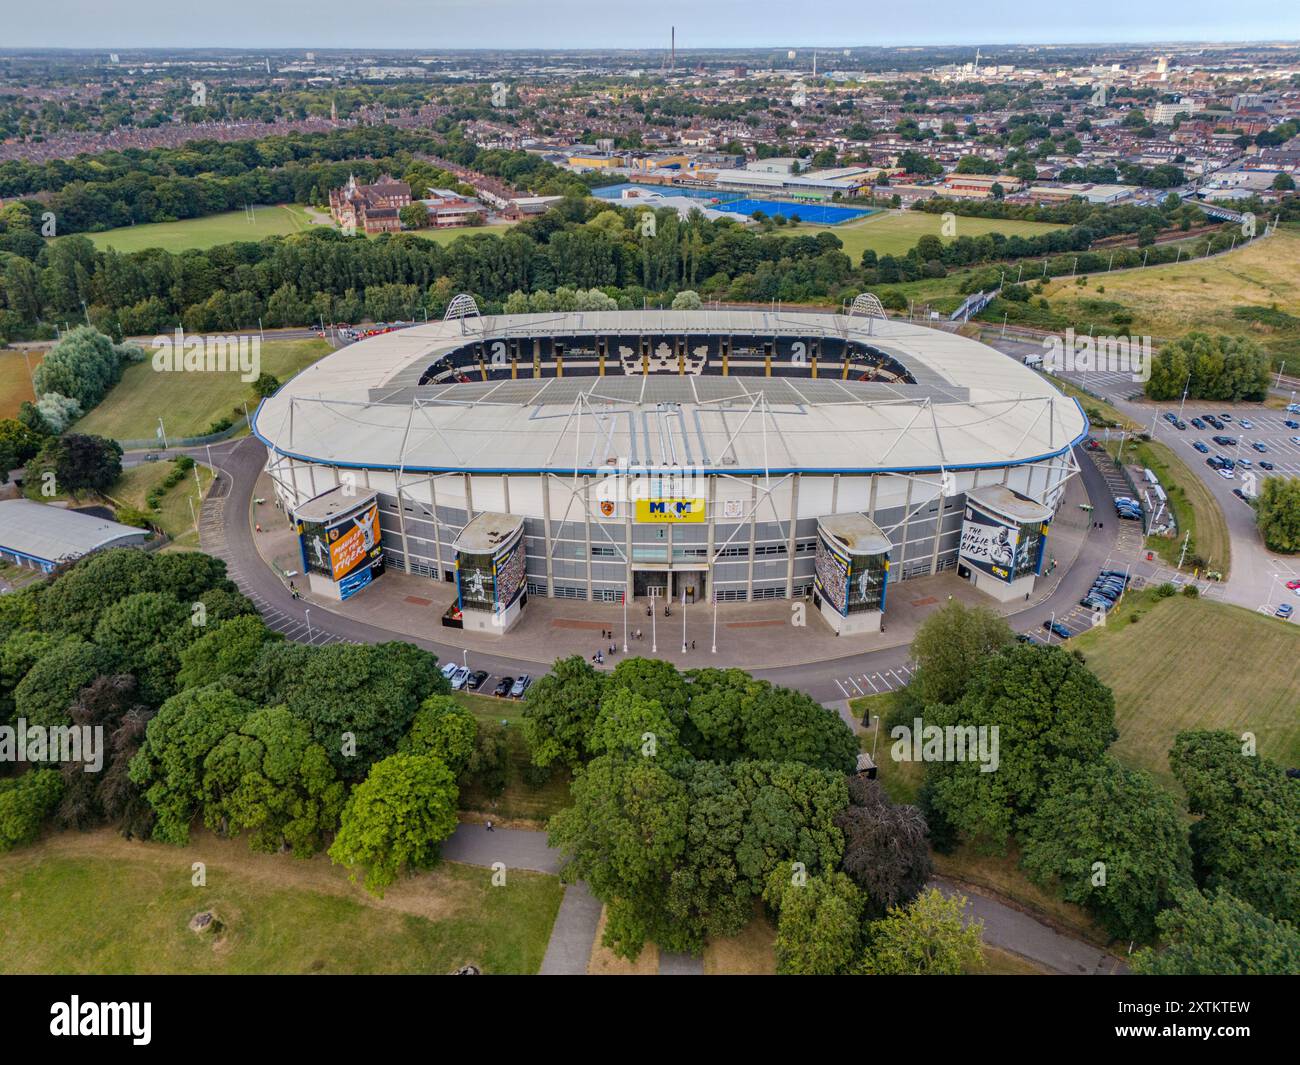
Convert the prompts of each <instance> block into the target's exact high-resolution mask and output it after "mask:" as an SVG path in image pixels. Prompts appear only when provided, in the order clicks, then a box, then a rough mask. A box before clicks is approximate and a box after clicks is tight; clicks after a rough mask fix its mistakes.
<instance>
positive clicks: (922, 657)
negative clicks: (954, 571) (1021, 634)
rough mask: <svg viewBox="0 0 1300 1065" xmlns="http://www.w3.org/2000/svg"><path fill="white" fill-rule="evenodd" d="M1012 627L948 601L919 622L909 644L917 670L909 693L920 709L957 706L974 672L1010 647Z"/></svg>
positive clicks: (985, 609) (984, 609) (977, 609)
mask: <svg viewBox="0 0 1300 1065" xmlns="http://www.w3.org/2000/svg"><path fill="white" fill-rule="evenodd" d="M1014 636H1015V634H1014V633H1013V632H1012V631H1011V626H1010V625H1008V624H1007V623H1006V621H1005V620H1004V619H1003V618H1002V617H1001V616H1000V615H998V614H995V613H993V611H992V610H990V609H989V608H988V607H985V606H967V605H966V604H965V603H963V602H962V601H961V600H960V599H952V600H949V602H948V603H947V604H945V605H944V607H943V608H942V609H940V610H936V611H935V612H934V613H933V614H931V615H930V616H929V617H927V618H926V619H925V621H924V622H922V623H921V627H920V628H918V629H917V630H916V636H915V638H914V639H913V641H912V656H913V657H914V658H915V659H916V671H915V676H914V679H913V681H912V683H911V684H910V685H909V688H908V692H909V695H910V696H912V699H911V700H909V701H911V702H913V703H914V705H916V706H918V707H919V708H923V707H926V706H929V705H931V704H932V703H955V702H957V701H958V700H959V699H960V698H961V697H962V694H963V693H964V692H965V690H966V685H967V683H968V682H969V681H970V679H971V677H972V676H973V675H974V674H975V673H976V671H977V670H978V669H979V668H980V667H981V666H982V665H983V664H984V663H985V662H987V661H988V660H989V659H990V658H992V657H993V656H995V655H996V654H997V653H998V652H999V651H1002V650H1004V649H1005V648H1007V647H1010V646H1011V644H1012V643H1013V641H1014Z"/></svg>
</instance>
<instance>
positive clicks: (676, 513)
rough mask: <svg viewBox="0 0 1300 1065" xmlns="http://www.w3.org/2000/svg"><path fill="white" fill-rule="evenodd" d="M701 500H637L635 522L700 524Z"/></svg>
mask: <svg viewBox="0 0 1300 1065" xmlns="http://www.w3.org/2000/svg"><path fill="white" fill-rule="evenodd" d="M704 507H705V501H704V500H703V499H638V500H637V501H636V520H637V521H671V522H688V521H690V522H701V521H703V520H704Z"/></svg>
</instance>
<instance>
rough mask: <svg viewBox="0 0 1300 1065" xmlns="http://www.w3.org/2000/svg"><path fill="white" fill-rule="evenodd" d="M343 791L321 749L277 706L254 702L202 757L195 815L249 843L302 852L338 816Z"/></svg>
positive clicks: (308, 851) (312, 847)
mask: <svg viewBox="0 0 1300 1065" xmlns="http://www.w3.org/2000/svg"><path fill="white" fill-rule="evenodd" d="M344 798H345V793H344V787H343V784H342V783H340V782H339V780H338V779H337V775H336V774H335V772H334V767H333V766H332V765H331V764H330V760H329V756H328V755H327V754H326V753H325V750H324V749H323V748H322V747H321V746H320V744H318V743H313V742H312V740H311V736H310V733H309V732H308V730H307V726H306V725H304V724H303V723H302V722H301V721H298V720H296V719H295V718H294V717H293V716H292V715H291V714H290V713H289V711H287V710H286V709H285V708H284V707H282V706H274V707H268V708H266V709H263V710H256V711H254V712H253V713H251V714H249V715H248V716H247V717H246V718H244V720H243V722H242V723H241V724H240V727H239V730H238V731H237V732H230V733H227V734H226V736H225V737H224V738H223V739H222V740H221V741H220V742H219V743H218V744H217V745H216V746H215V747H213V749H212V750H211V752H210V753H209V754H208V755H207V757H206V758H204V760H203V820H204V823H205V824H206V825H207V826H208V828H210V829H212V830H213V831H215V832H221V833H223V834H229V835H238V834H239V833H240V832H249V833H251V838H250V844H251V846H252V847H253V849H254V850H260V851H268V852H274V851H278V850H280V849H281V848H282V847H287V848H288V849H289V850H290V851H291V852H292V853H293V855H294V856H295V857H297V858H308V857H310V856H311V855H313V854H315V853H316V852H317V851H319V850H320V849H321V848H322V847H323V846H324V841H325V838H326V837H327V836H328V835H329V833H331V832H333V831H334V829H335V828H336V827H337V825H338V823H339V816H340V814H341V813H342V810H343V801H344Z"/></svg>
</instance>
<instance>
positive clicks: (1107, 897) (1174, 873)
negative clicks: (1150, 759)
mask: <svg viewBox="0 0 1300 1065" xmlns="http://www.w3.org/2000/svg"><path fill="white" fill-rule="evenodd" d="M1020 841H1021V862H1022V864H1023V865H1024V867H1025V868H1026V869H1027V870H1028V871H1029V872H1030V874H1031V875H1032V876H1033V877H1034V878H1035V879H1036V880H1038V881H1039V882H1040V883H1056V884H1059V885H1060V888H1061V892H1062V895H1063V896H1064V898H1065V899H1066V901H1068V902H1074V903H1078V904H1079V905H1082V906H1084V907H1086V908H1087V909H1088V910H1089V911H1090V912H1091V913H1092V914H1093V915H1094V916H1095V917H1096V918H1097V919H1098V921H1099V922H1100V923H1101V924H1102V926H1103V927H1104V928H1105V929H1106V930H1107V931H1108V932H1110V934H1111V935H1113V936H1116V937H1121V938H1124V939H1142V940H1145V939H1150V938H1151V937H1152V936H1153V935H1154V934H1155V917H1156V914H1157V913H1159V912H1160V911H1161V910H1162V909H1165V908H1166V907H1168V906H1171V905H1173V902H1174V897H1175V894H1176V893H1177V892H1179V891H1182V890H1185V889H1187V888H1190V887H1191V886H1192V863H1191V850H1190V848H1189V847H1188V844H1187V830H1186V828H1185V826H1184V824H1183V818H1182V814H1181V812H1180V811H1179V810H1178V808H1177V807H1176V806H1175V804H1174V801H1173V799H1172V798H1171V797H1170V795H1169V794H1168V792H1166V791H1165V790H1164V789H1163V788H1161V787H1160V786H1159V785H1157V784H1156V783H1155V781H1153V780H1152V779H1151V777H1149V776H1148V775H1147V774H1146V773H1142V772H1139V771H1137V770H1133V769H1126V768H1125V767H1124V766H1122V765H1120V764H1119V762H1117V761H1116V760H1115V759H1114V758H1111V757H1104V758H1102V759H1101V760H1100V761H1098V762H1093V763H1089V764H1085V765H1076V766H1071V767H1069V768H1068V769H1065V770H1063V771H1062V772H1060V773H1059V774H1058V775H1057V776H1056V778H1055V779H1054V780H1053V781H1052V782H1051V784H1050V785H1049V787H1048V789H1047V793H1046V795H1044V796H1043V798H1042V799H1041V800H1040V801H1039V804H1038V807H1037V809H1035V810H1034V811H1033V812H1032V813H1031V814H1030V815H1029V817H1028V818H1027V819H1026V824H1025V829H1024V832H1023V833H1022V834H1021V837H1020Z"/></svg>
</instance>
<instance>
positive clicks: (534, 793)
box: [455, 692, 570, 825]
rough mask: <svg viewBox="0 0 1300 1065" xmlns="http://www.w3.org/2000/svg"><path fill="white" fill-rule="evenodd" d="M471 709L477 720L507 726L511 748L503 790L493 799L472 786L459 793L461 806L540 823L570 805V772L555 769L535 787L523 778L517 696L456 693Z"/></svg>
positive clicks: (520, 710)
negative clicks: (546, 779)
mask: <svg viewBox="0 0 1300 1065" xmlns="http://www.w3.org/2000/svg"><path fill="white" fill-rule="evenodd" d="M455 697H456V698H457V699H458V700H460V701H461V702H462V703H464V704H465V705H466V706H468V707H469V708H470V710H472V711H473V712H474V716H475V717H476V718H478V719H479V720H480V721H496V722H501V723H504V724H505V726H506V742H507V744H508V745H509V751H510V771H509V774H508V776H507V778H506V790H505V791H504V792H503V793H502V794H501V795H499V796H498V797H497V798H496V800H495V805H494V804H493V800H492V799H491V798H490V797H489V796H487V795H485V794H479V793H478V792H477V791H475V790H474V789H472V788H471V789H466V790H464V791H462V792H461V795H460V805H461V808H462V809H464V810H476V811H479V812H481V813H485V814H486V813H490V814H492V815H493V816H494V817H499V818H504V819H506V820H510V821H529V822H535V823H537V824H539V825H543V824H544V823H545V821H546V820H547V819H548V818H549V817H550V816H551V815H552V814H554V813H557V812H558V811H560V810H562V809H563V808H564V807H566V806H568V805H570V800H569V773H568V771H567V770H563V769H557V770H555V771H554V772H552V774H551V778H550V779H549V780H548V781H547V782H546V783H545V784H541V785H539V786H537V787H533V786H532V785H531V784H529V783H528V782H527V781H526V780H525V779H524V770H525V769H527V767H528V762H529V758H528V747H527V745H526V744H525V743H524V733H523V728H522V722H523V709H524V704H523V703H522V702H521V701H520V700H518V699H497V698H495V697H493V696H490V695H473V694H470V693H468V692H457V693H456V696H455Z"/></svg>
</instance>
